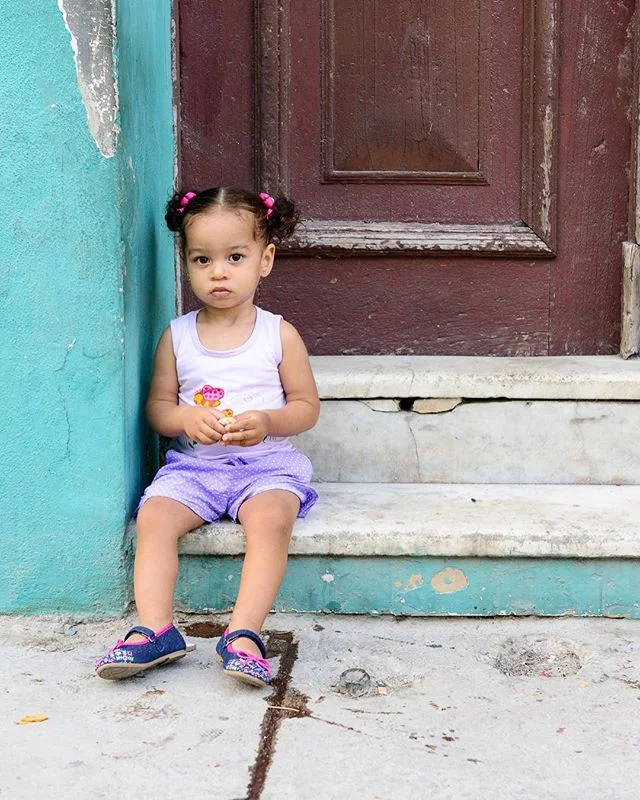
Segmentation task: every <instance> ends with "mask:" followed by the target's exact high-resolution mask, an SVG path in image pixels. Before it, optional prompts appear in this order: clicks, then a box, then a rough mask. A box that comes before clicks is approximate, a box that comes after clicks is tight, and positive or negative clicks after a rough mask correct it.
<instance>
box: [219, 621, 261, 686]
mask: <svg viewBox="0 0 640 800" xmlns="http://www.w3.org/2000/svg"><path fill="white" fill-rule="evenodd" d="M241 638H245V639H251V641H252V642H253V643H254V644H255V645H256V646H257V647H258V648H259V650H260V652H261V653H262V658H259V657H258V656H256V655H254V654H253V653H245V652H244V650H236V649H235V648H233V647H232V646H231V642H235V640H236V639H241ZM216 653H217V659H218V661H222V666H223V668H224V671H225V672H226V673H227V675H230V676H231V677H232V678H240V680H243V681H246V682H247V683H251V684H253V685H254V686H260V687H264V686H268V685H269V684H270V683H271V678H272V674H271V667H270V666H269V662H268V661H267V648H266V646H265V643H264V642H263V641H262V639H261V638H260V637H259V636H258V634H257V633H254V632H253V631H250V630H247V629H240V630H237V631H232V632H231V633H229V629H228V628H227V630H226V631H225V632H224V633H223V635H222V636H221V637H220V639H219V640H218V644H217V645H216Z"/></svg>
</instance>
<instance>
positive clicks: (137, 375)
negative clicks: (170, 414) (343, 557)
mask: <svg viewBox="0 0 640 800" xmlns="http://www.w3.org/2000/svg"><path fill="white" fill-rule="evenodd" d="M116 8H117V31H118V34H117V71H118V82H119V85H120V124H121V127H122V134H121V158H120V164H121V193H122V199H121V203H122V205H121V212H122V219H123V248H124V260H125V264H126V278H125V282H124V309H125V319H126V334H125V352H124V371H125V386H126V394H125V449H126V489H127V498H126V503H127V510H128V512H131V511H133V509H134V508H135V506H136V504H137V502H138V499H139V496H140V494H141V491H142V489H143V488H144V485H146V481H147V480H148V479H149V478H150V477H152V473H153V472H154V471H155V468H156V467H157V437H155V436H150V435H149V430H148V428H147V424H146V420H145V416H144V403H145V400H146V395H147V389H148V382H149V375H150V368H151V365H152V362H153V353H154V350H155V345H156V343H157V341H158V339H159V338H160V334H161V333H162V330H163V329H164V327H165V326H166V325H167V324H168V323H169V321H170V320H171V319H172V318H173V317H174V316H175V315H176V314H175V298H176V294H175V267H174V249H173V237H172V235H171V234H170V233H169V231H168V230H167V227H166V225H165V222H164V206H165V204H166V202H167V200H168V199H169V197H170V196H171V193H172V192H173V180H174V164H175V135H174V122H173V108H172V103H173V82H172V74H171V0H136V2H135V3H132V2H119V3H118V4H117V6H116Z"/></svg>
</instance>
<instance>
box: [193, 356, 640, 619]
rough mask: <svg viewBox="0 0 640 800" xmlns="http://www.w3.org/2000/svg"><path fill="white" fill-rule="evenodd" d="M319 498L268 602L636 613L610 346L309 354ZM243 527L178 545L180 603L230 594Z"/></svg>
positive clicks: (225, 601) (623, 427) (309, 447)
mask: <svg viewBox="0 0 640 800" xmlns="http://www.w3.org/2000/svg"><path fill="white" fill-rule="evenodd" d="M312 363H313V367H314V372H315V375H316V379H317V381H318V387H319V390H320V395H321V398H322V413H321V419H320V421H319V423H318V425H317V426H316V428H315V429H314V430H313V431H309V432H307V433H305V434H303V435H301V436H299V437H296V440H295V443H296V446H298V447H300V449H301V450H303V451H304V452H306V453H307V454H308V455H309V456H310V458H311V459H312V461H313V463H314V469H315V479H316V481H317V485H316V488H317V490H318V493H319V495H320V501H319V503H318V505H317V506H316V507H315V508H314V509H313V511H312V512H311V513H310V515H309V517H308V518H307V519H305V520H299V521H298V522H297V524H296V529H295V531H294V536H293V540H292V543H291V548H290V553H291V557H290V560H289V568H288V571H287V575H286V577H285V581H284V583H283V586H282V589H281V592H280V595H279V597H278V599H277V602H276V608H277V609H278V610H283V611H285V610H286V611H313V612H322V611H327V612H331V611H333V612H343V613H391V614H402V615H449V614H455V615H472V616H489V615H502V614H540V615H560V614H575V615H594V616H623V617H636V618H638V617H640V590H638V588H637V587H638V586H640V448H639V447H637V446H636V445H635V442H636V440H637V435H636V432H638V431H640V404H639V403H638V402H637V401H638V400H640V373H638V368H637V366H636V364H635V363H634V362H625V361H623V360H622V359H619V358H617V357H582V358H575V357H574V358H511V359H499V358H464V357H453V358H449V357H433V358H432V357H427V356H418V357H402V356H398V357H395V356H389V357H386V356H379V357H374V356H364V357H359V356H327V357H315V358H313V359H312ZM243 549H244V541H243V536H242V531H241V528H240V526H239V525H236V524H234V523H232V522H225V523H220V524H213V525H205V526H203V527H202V528H200V529H198V530H197V531H193V532H192V533H190V534H189V535H188V536H186V537H185V538H184V539H183V540H182V542H181V567H180V578H179V582H178V590H177V602H178V604H179V606H180V607H181V608H184V609H188V610H194V611H204V610H221V609H225V608H229V607H230V606H231V605H232V604H233V601H234V598H235V596H236V593H237V589H238V582H239V576H240V568H241V556H242V553H243Z"/></svg>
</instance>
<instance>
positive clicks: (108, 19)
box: [58, 0, 118, 158]
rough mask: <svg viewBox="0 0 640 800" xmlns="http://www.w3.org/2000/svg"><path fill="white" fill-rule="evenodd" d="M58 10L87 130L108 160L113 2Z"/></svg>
mask: <svg viewBox="0 0 640 800" xmlns="http://www.w3.org/2000/svg"><path fill="white" fill-rule="evenodd" d="M58 8H59V9H60V12H61V13H62V16H63V18H64V24H65V26H66V28H67V30H68V31H69V35H70V36H71V49H72V50H73V57H74V60H75V63H76V74H77V79H78V86H79V87H80V92H81V94H82V102H83V103H84V107H85V109H86V112H87V119H88V122H89V130H90V131H91V135H92V136H93V139H94V141H95V143H96V145H97V146H98V149H99V150H100V152H101V153H102V155H103V156H105V157H106V158H111V157H112V156H113V155H114V154H115V151H116V146H117V141H118V127H117V125H116V115H117V113H118V83H117V81H116V77H115V72H114V68H113V66H114V65H113V45H114V39H115V22H114V19H115V15H114V6H113V0H58Z"/></svg>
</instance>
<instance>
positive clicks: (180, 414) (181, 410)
mask: <svg viewBox="0 0 640 800" xmlns="http://www.w3.org/2000/svg"><path fill="white" fill-rule="evenodd" d="M178 390H179V386H178V372H177V369H176V357H175V355H174V353H173V342H172V340H171V328H166V329H165V331H164V333H163V334H162V336H161V337H160V341H159V342H158V347H157V348H156V357H155V361H154V364H153V374H152V375H151V386H150V388H149V397H148V398H147V407H146V411H147V419H148V420H149V424H150V425H151V427H152V428H153V429H154V430H155V431H157V432H158V433H159V434H161V435H162V436H167V437H171V438H173V437H175V436H181V435H182V434H183V433H184V434H186V435H187V436H188V437H189V438H190V439H194V440H195V441H196V442H199V443H200V444H213V443H214V442H217V441H219V439H220V437H221V436H222V434H223V433H224V428H223V427H222V426H221V425H219V424H218V422H217V416H218V415H217V414H216V413H215V412H214V411H213V410H212V409H209V408H199V407H194V406H181V405H178Z"/></svg>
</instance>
